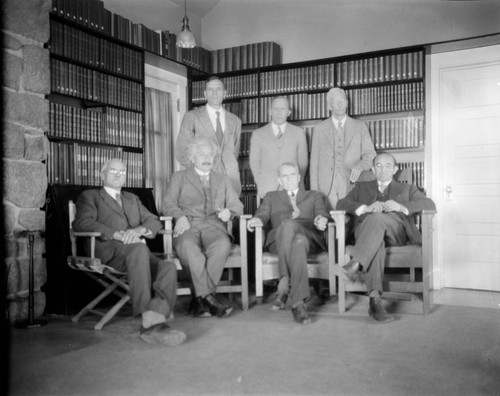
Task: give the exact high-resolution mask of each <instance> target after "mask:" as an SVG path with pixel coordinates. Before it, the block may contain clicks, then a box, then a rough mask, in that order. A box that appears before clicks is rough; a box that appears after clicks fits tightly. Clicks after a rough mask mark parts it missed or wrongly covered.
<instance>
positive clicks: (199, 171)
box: [193, 167, 210, 176]
mask: <svg viewBox="0 0 500 396" xmlns="http://www.w3.org/2000/svg"><path fill="white" fill-rule="evenodd" d="M193 169H194V171H195V172H196V173H197V174H198V176H209V175H210V172H202V171H201V170H198V169H196V168H195V167H193Z"/></svg>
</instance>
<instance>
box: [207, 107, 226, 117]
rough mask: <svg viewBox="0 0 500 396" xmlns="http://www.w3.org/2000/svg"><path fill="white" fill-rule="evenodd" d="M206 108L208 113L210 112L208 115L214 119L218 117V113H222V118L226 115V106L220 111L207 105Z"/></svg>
mask: <svg viewBox="0 0 500 396" xmlns="http://www.w3.org/2000/svg"><path fill="white" fill-rule="evenodd" d="M205 107H206V108H207V111H208V114H209V115H210V116H212V117H214V118H215V117H217V113H216V112H217V111H218V112H219V113H220V116H221V117H222V115H223V114H224V106H221V108H220V109H219V110H215V109H214V108H213V107H211V106H209V105H208V104H207V105H205Z"/></svg>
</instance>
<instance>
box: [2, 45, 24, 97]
mask: <svg viewBox="0 0 500 396" xmlns="http://www.w3.org/2000/svg"><path fill="white" fill-rule="evenodd" d="M3 55H4V56H3V85H4V86H5V87H8V88H12V89H15V90H18V89H19V81H20V79H21V72H22V69H21V67H22V65H23V59H22V58H21V57H19V56H16V55H13V54H11V53H9V52H7V51H4V52H3Z"/></svg>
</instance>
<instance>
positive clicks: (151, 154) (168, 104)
mask: <svg viewBox="0 0 500 396" xmlns="http://www.w3.org/2000/svg"><path fill="white" fill-rule="evenodd" d="M145 96H146V120H145V122H146V147H145V149H146V151H145V161H144V162H145V164H146V187H152V188H153V194H154V197H155V203H156V208H157V210H158V213H159V212H160V210H161V202H162V199H163V196H164V195H165V191H166V189H167V184H168V182H169V181H170V175H171V174H172V171H173V164H174V161H173V133H172V132H173V131H172V98H171V95H170V93H168V92H164V91H159V90H157V89H154V88H146V93H145Z"/></svg>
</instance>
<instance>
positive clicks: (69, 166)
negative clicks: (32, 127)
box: [47, 141, 143, 187]
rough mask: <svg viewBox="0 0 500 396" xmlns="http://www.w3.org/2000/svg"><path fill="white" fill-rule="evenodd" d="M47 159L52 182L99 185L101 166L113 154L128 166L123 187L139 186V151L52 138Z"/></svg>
mask: <svg viewBox="0 0 500 396" xmlns="http://www.w3.org/2000/svg"><path fill="white" fill-rule="evenodd" d="M49 145H50V150H49V157H48V161H47V170H48V182H49V183H51V184H74V185H85V186H99V185H101V175H100V172H101V168H102V166H103V165H104V163H105V162H106V161H107V160H109V159H112V158H119V159H121V160H122V161H123V162H124V163H125V165H126V167H127V176H126V182H125V187H142V185H143V176H142V175H143V173H142V161H143V154H142V153H134V152H126V151H122V150H120V149H118V148H116V149H112V148H103V147H92V146H85V145H79V144H77V143H64V142H55V141H51V142H50V143H49Z"/></svg>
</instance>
